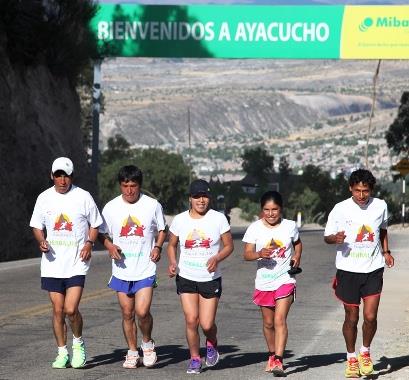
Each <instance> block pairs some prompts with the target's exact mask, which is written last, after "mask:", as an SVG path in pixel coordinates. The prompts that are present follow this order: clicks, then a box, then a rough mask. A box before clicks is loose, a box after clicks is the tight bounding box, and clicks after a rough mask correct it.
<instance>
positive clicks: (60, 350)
mask: <svg viewBox="0 0 409 380" xmlns="http://www.w3.org/2000/svg"><path fill="white" fill-rule="evenodd" d="M58 354H66V355H67V354H68V350H67V346H66V345H65V346H61V347H58Z"/></svg>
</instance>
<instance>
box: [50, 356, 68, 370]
mask: <svg viewBox="0 0 409 380" xmlns="http://www.w3.org/2000/svg"><path fill="white" fill-rule="evenodd" d="M69 363H70V356H69V355H68V352H66V353H58V355H57V357H56V358H55V360H54V361H53V364H52V367H53V368H67V367H68V364H69Z"/></svg>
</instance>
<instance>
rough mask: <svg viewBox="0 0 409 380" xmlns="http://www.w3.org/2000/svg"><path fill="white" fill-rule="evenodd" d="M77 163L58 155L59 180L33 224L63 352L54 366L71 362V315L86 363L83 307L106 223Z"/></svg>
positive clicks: (77, 352)
mask: <svg viewBox="0 0 409 380" xmlns="http://www.w3.org/2000/svg"><path fill="white" fill-rule="evenodd" d="M73 172H74V165H73V163H72V161H71V160H70V159H69V158H67V157H60V158H57V159H56V160H55V161H54V162H53V164H52V168H51V179H52V180H53V182H54V185H53V186H52V187H50V188H49V189H47V190H45V191H43V192H42V193H41V194H40V195H39V196H38V198H37V202H36V204H35V207H34V211H33V215H32V217H31V221H30V227H32V228H33V233H34V237H35V239H36V240H37V242H38V245H39V248H40V251H41V252H42V258H41V288H42V289H44V290H47V291H48V292H49V296H50V300H51V303H52V306H53V328H54V335H55V338H56V340H57V345H58V355H57V357H56V359H55V361H54V362H53V363H52V366H53V368H66V367H67V366H68V364H69V363H70V357H69V354H68V350H67V336H66V335H67V334H66V330H67V327H66V324H65V316H67V317H68V319H69V321H70V325H71V329H72V333H73V345H72V351H73V355H72V359H71V366H72V367H73V368H80V367H83V366H84V365H85V363H86V353H85V346H84V341H83V340H82V316H81V313H80V312H79V310H78V305H79V303H80V300H81V295H82V291H83V288H84V283H85V276H86V274H87V272H88V269H89V265H90V259H91V250H92V247H93V245H94V242H95V240H96V239H97V236H98V227H99V225H100V224H101V223H102V218H101V215H100V214H99V211H98V208H97V206H96V205H95V202H94V200H93V199H92V197H91V195H90V194H89V193H88V192H87V191H84V190H82V189H81V188H79V187H77V186H75V185H73V183H72V181H73Z"/></svg>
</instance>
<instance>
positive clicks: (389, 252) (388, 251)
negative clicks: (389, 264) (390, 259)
mask: <svg viewBox="0 0 409 380" xmlns="http://www.w3.org/2000/svg"><path fill="white" fill-rule="evenodd" d="M382 253H383V254H385V253H387V254H389V255H390V254H391V251H390V250H389V249H388V250H387V251H383V252H382Z"/></svg>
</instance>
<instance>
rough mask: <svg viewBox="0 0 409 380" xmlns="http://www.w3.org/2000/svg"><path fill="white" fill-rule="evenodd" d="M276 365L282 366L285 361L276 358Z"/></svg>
mask: <svg viewBox="0 0 409 380" xmlns="http://www.w3.org/2000/svg"><path fill="white" fill-rule="evenodd" d="M274 366H276V367H280V368H282V367H283V363H282V362H281V360H280V359H274Z"/></svg>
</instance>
